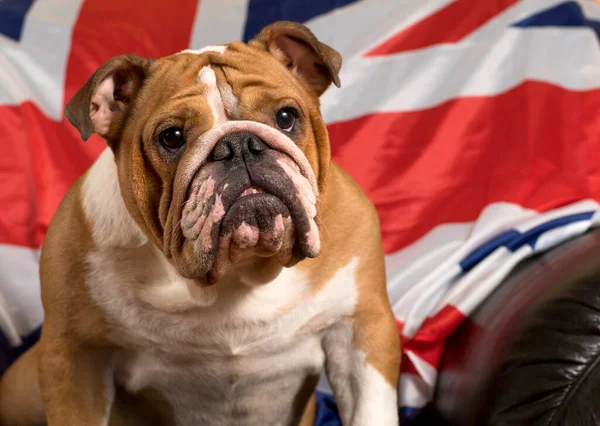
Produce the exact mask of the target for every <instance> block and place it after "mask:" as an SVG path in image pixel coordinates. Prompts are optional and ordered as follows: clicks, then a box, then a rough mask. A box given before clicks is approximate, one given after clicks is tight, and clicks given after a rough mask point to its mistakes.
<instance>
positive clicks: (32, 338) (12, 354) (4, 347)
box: [0, 326, 42, 377]
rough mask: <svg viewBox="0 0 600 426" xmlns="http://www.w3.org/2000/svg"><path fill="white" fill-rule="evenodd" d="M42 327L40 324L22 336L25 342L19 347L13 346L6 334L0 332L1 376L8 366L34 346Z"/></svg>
mask: <svg viewBox="0 0 600 426" xmlns="http://www.w3.org/2000/svg"><path fill="white" fill-rule="evenodd" d="M41 332H42V327H41V326H39V327H38V328H36V329H35V330H33V331H32V332H31V333H29V334H28V335H27V336H25V337H22V339H23V344H21V346H18V347H16V348H15V347H13V346H11V345H10V344H9V343H8V340H6V337H5V336H4V334H2V333H1V332H0V377H1V376H2V375H3V374H4V372H5V371H6V370H7V369H8V367H9V366H10V365H11V364H12V363H13V362H14V361H15V360H16V359H17V358H18V357H19V356H20V355H21V354H23V353H24V352H25V351H26V350H27V349H29V348H30V347H32V346H33V345H34V344H35V342H37V341H38V340H39V338H40V334H41Z"/></svg>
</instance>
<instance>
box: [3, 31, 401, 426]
mask: <svg viewBox="0 0 600 426" xmlns="http://www.w3.org/2000/svg"><path fill="white" fill-rule="evenodd" d="M341 63H342V60H341V57H340V55H339V53H338V52H336V51H335V50H334V49H332V48H331V47H329V46H327V45H326V44H324V43H321V42H319V41H318V40H317V38H316V37H315V36H314V35H313V34H312V33H311V31H310V30H309V29H308V28H306V27H305V26H303V25H300V24H297V23H292V22H277V23H275V24H272V25H270V26H268V27H266V28H264V29H263V30H262V31H261V32H260V34H259V35H258V36H257V37H256V38H254V39H253V40H251V41H250V42H249V43H247V44H245V43H242V42H233V43H230V44H227V45H218V46H208V47H205V48H203V49H200V50H185V51H183V52H180V53H177V54H174V55H172V56H167V57H163V58H160V59H146V58H143V57H139V56H136V55H123V56H118V57H115V58H112V59H110V60H109V61H107V62H106V63H105V64H104V65H103V66H102V67H101V68H100V69H98V70H97V71H96V72H95V73H94V74H93V75H92V76H91V77H90V78H89V80H88V81H87V82H86V83H85V85H84V86H83V87H82V88H81V89H80V90H79V92H77V94H76V95H75V96H74V97H73V98H72V99H71V100H70V102H69V103H68V105H67V106H66V109H65V115H66V117H67V118H68V120H69V121H70V122H71V123H72V124H73V125H74V126H75V127H76V128H77V129H78V131H79V132H80V134H81V137H82V139H83V140H87V139H88V138H89V137H90V135H91V134H92V133H96V134H98V135H100V136H101V137H102V138H103V139H105V140H106V143H107V145H108V147H107V149H106V150H105V151H104V153H102V154H101V155H100V157H99V158H98V159H97V161H96V162H95V163H94V164H93V165H92V166H91V168H90V169H89V170H88V171H87V172H86V173H85V174H84V175H83V176H82V177H81V178H80V179H79V180H78V181H77V182H76V183H75V184H74V185H73V186H72V188H71V189H70V190H69V191H68V193H67V194H66V196H65V197H64V199H63V201H62V203H61V204H60V207H59V208H58V210H57V212H56V214H55V216H54V218H53V220H52V222H51V225H50V227H49V229H48V232H47V235H46V238H45V241H44V243H43V247H42V254H41V266H40V276H41V286H42V301H43V306H44V310H45V321H44V326H43V331H42V335H41V339H40V341H39V343H37V344H36V345H35V346H34V347H33V348H32V349H31V350H29V351H28V352H27V353H25V354H24V355H23V356H22V357H20V358H19V359H18V360H17V362H16V363H15V364H14V365H13V366H12V367H11V369H10V370H9V371H8V372H7V373H6V374H5V376H4V377H3V378H2V382H1V384H0V421H1V424H2V425H4V426H20V425H27V426H32V425H40V424H47V425H49V426H105V425H111V426H117V425H118V426H121V425H127V426H136V425H140V426H142V425H143V426H147V425H158V426H163V425H164V426H170V425H173V426H175V425H177V426H212V425H215V426H224V425H232V426H233V425H235V426H243V425H248V426H252V425H257V426H258V425H260V426H264V425H267V426H270V425H312V424H313V423H314V418H315V406H316V403H315V399H314V391H315V387H316V384H317V382H318V379H319V376H320V374H321V372H322V371H323V370H324V371H325V373H326V377H327V378H328V381H329V383H330V385H331V388H332V390H333V392H334V396H335V399H336V401H337V404H338V407H339V413H340V416H341V420H342V423H343V424H344V426H393V425H398V422H399V421H398V407H397V403H398V402H397V384H398V376H399V365H400V342H399V335H398V331H397V327H396V323H395V320H394V315H393V314H392V311H391V308H390V305H389V301H388V295H387V291H386V279H385V270H384V256H383V249H382V242H381V236H380V228H379V221H378V216H377V213H376V210H375V209H374V207H373V205H372V204H371V202H370V201H369V200H368V198H367V197H366V196H365V194H364V193H363V192H362V191H361V189H360V188H359V187H358V186H357V184H356V183H355V182H354V181H353V179H352V178H351V177H350V176H349V175H348V174H346V173H345V172H344V171H343V170H342V169H341V168H340V167H338V166H337V165H336V164H335V163H333V162H332V161H331V156H330V147H329V139H328V134H327V129H326V127H325V124H324V122H323V119H322V117H321V114H320V106H319V96H320V95H321V94H322V93H323V92H324V91H325V90H326V89H327V88H328V86H330V84H331V83H332V82H333V83H334V84H335V85H336V86H339V85H340V82H339V78H338V72H339V70H340V67H341ZM365 143H368V141H365Z"/></svg>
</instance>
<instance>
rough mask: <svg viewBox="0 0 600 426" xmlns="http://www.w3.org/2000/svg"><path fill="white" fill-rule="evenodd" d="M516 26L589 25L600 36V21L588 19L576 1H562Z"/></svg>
mask: <svg viewBox="0 0 600 426" xmlns="http://www.w3.org/2000/svg"><path fill="white" fill-rule="evenodd" d="M513 26H515V27H521V28H527V27H550V26H552V27H588V28H591V29H592V30H593V31H594V32H595V33H596V34H597V35H598V37H600V21H594V20H591V19H588V18H587V17H586V16H585V15H584V13H583V10H582V9H581V6H580V5H579V4H577V3H576V2H574V1H568V2H565V3H560V4H558V5H556V6H554V7H551V8H550V9H546V10H543V11H541V12H539V13H536V14H535V15H532V16H529V17H527V18H525V19H522V20H521V21H519V22H517V23H515V24H513Z"/></svg>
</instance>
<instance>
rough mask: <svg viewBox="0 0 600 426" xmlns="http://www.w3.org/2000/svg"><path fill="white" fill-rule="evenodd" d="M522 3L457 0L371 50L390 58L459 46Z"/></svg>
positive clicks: (515, 0) (502, 0) (370, 52)
mask: <svg viewBox="0 0 600 426" xmlns="http://www.w3.org/2000/svg"><path fill="white" fill-rule="evenodd" d="M518 1H519V0H494V1H481V0H456V1H454V2H452V3H450V4H449V5H448V6H446V7H444V8H442V9H440V10H439V11H438V12H436V13H434V14H432V15H429V16H428V17H427V18H425V19H423V20H421V21H419V22H417V23H415V24H413V25H411V26H410V27H408V28H406V29H405V30H403V31H402V32H400V33H398V34H396V35H395V36H393V37H391V38H390V39H388V40H386V41H385V42H383V43H382V44H380V45H379V46H377V47H375V48H374V49H372V50H370V51H369V52H367V53H366V54H365V56H380V55H391V54H394V53H401V52H406V51H409V50H416V49H422V48H424V47H428V46H432V45H435V44H440V43H456V42H457V41H460V40H461V39H463V38H464V37H466V36H468V35H469V34H471V33H472V32H473V31H475V30H477V29H478V28H479V27H481V26H482V25H483V24H485V23H486V22H488V21H489V20H490V19H492V18H494V17H495V16H497V15H499V14H500V13H502V12H503V11H504V10H506V9H507V8H508V7H510V6H512V5H513V4H515V3H517V2H518Z"/></svg>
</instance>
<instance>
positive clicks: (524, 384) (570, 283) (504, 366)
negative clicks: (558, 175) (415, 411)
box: [416, 230, 600, 426]
mask: <svg viewBox="0 0 600 426" xmlns="http://www.w3.org/2000/svg"><path fill="white" fill-rule="evenodd" d="M472 320H473V322H472V323H470V324H469V323H467V324H464V325H463V326H461V328H460V329H459V330H457V332H456V333H454V334H453V335H452V337H451V338H450V339H449V340H448V342H447V350H446V351H445V353H444V358H443V367H442V371H441V374H440V377H439V385H438V388H437V390H436V395H435V398H434V403H433V404H431V405H430V406H429V407H427V409H426V410H425V412H424V414H423V415H422V416H420V417H419V419H418V420H417V422H416V423H417V424H418V425H431V426H437V425H439V426H487V425H489V426H521V425H523V426H525V425H527V426H542V425H543V426H598V425H600V230H596V231H592V232H590V233H588V234H586V235H584V236H581V237H578V238H576V239H574V240H571V241H569V242H566V243H564V244H562V245H560V246H558V247H556V248H554V249H553V250H551V251H548V252H546V253H544V254H541V255H538V256H536V257H533V258H531V259H529V260H528V261H526V262H523V263H522V264H521V265H519V267H518V268H516V269H515V270H514V271H513V273H512V274H511V275H510V276H509V277H508V278H507V279H506V280H505V281H504V282H503V283H502V285H501V286H499V288H498V289H497V290H496V291H495V293H493V294H492V295H491V296H490V297H489V298H488V299H487V300H486V302H485V303H484V304H482V306H480V307H479V309H478V310H477V312H475V313H474V315H473V316H472Z"/></svg>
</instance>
